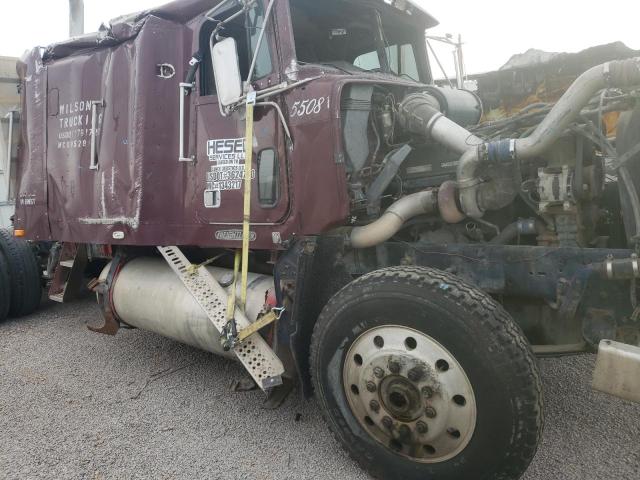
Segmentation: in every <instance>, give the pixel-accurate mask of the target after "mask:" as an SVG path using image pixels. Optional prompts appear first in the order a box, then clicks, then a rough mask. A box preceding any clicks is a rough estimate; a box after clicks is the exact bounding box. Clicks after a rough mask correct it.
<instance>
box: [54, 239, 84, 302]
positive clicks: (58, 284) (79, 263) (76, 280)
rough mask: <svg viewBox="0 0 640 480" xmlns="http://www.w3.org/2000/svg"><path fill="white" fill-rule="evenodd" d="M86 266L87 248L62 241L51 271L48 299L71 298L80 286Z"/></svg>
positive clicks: (66, 299) (65, 299)
mask: <svg viewBox="0 0 640 480" xmlns="http://www.w3.org/2000/svg"><path fill="white" fill-rule="evenodd" d="M86 268H87V248H86V246H85V245H80V244H75V243H64V244H63V245H62V248H61V251H60V259H59V260H58V265H57V266H56V269H55V271H54V273H53V279H52V282H51V287H50V288H49V299H50V300H53V301H54V302H59V303H66V302H69V301H71V300H73V299H74V298H75V297H76V296H77V295H78V292H80V290H81V288H82V282H83V279H84V271H85V269H86Z"/></svg>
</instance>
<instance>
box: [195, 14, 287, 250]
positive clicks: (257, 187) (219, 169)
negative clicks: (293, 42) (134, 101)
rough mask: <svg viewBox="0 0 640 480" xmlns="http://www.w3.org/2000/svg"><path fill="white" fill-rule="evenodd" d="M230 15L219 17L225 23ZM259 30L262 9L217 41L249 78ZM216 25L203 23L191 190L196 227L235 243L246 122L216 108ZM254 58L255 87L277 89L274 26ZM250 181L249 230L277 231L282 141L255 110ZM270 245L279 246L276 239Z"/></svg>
mask: <svg viewBox="0 0 640 480" xmlns="http://www.w3.org/2000/svg"><path fill="white" fill-rule="evenodd" d="M231 14H233V12H228V13H226V14H225V15H224V16H225V17H228V16H229V15H231ZM263 24H264V5H262V4H261V2H258V4H257V7H256V8H255V9H253V10H251V11H250V12H249V13H247V15H243V16H240V17H239V18H237V19H236V20H234V21H232V22H231V23H229V24H226V25H225V27H224V29H223V31H222V36H223V37H225V38H228V37H233V38H235V40H236V42H237V44H238V52H239V56H240V69H241V71H242V74H243V78H246V75H248V70H249V68H250V63H251V59H252V56H253V47H255V45H256V44H257V40H258V35H259V33H260V31H261V29H262V26H263ZM214 27H215V24H214V23H213V22H211V21H207V22H205V23H204V24H203V25H202V28H201V33H200V51H201V53H202V54H203V57H204V59H203V62H202V64H201V68H200V75H199V79H198V87H199V88H198V89H197V91H196V92H195V93H194V95H195V96H196V98H195V100H194V103H195V118H196V126H195V129H196V135H195V138H196V146H195V148H194V151H195V152H197V153H196V160H197V163H196V166H195V168H196V169H197V179H196V181H195V182H194V183H195V184H194V185H193V186H192V188H193V189H194V191H193V192H192V195H190V197H191V198H195V201H196V205H195V211H196V212H197V220H198V222H199V223H207V224H209V225H213V226H219V228H218V229H216V231H215V236H216V240H236V239H237V240H239V239H240V237H239V235H240V230H239V229H238V228H239V226H240V225H241V224H242V217H243V191H244V183H243V177H244V162H245V155H244V152H245V146H244V136H245V117H244V109H242V108H241V109H239V110H238V111H236V112H234V113H232V114H230V115H228V116H223V114H222V113H221V111H220V106H219V104H218V97H217V95H216V89H215V79H214V76H213V68H212V65H211V54H210V48H209V40H210V37H211V33H212V32H213V29H214ZM268 28H269V30H268V32H267V37H266V38H265V41H264V43H263V45H262V47H261V49H260V54H259V55H258V60H257V66H256V73H255V75H254V77H253V78H254V82H253V84H254V87H256V89H261V88H265V87H267V86H270V85H275V84H277V83H278V68H277V60H276V59H277V55H276V54H275V48H274V47H275V44H274V41H273V40H274V35H273V32H274V29H273V22H270V25H269V26H268ZM253 147H254V158H253V159H252V160H253V166H254V168H253V173H252V181H253V182H254V184H253V188H252V193H253V195H252V197H253V198H252V211H251V222H252V224H260V225H278V224H280V223H282V222H283V221H284V220H285V219H286V217H287V213H288V210H289V192H288V185H287V146H286V138H285V135H284V132H283V128H282V125H281V123H280V120H279V117H278V114H277V111H276V110H275V109H274V108H273V107H256V112H255V125H254V145H253ZM274 242H275V243H278V238H277V235H274Z"/></svg>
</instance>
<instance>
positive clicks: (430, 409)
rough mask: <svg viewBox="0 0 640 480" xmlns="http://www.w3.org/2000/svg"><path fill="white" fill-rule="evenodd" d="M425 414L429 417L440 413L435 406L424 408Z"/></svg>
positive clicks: (434, 416)
mask: <svg viewBox="0 0 640 480" xmlns="http://www.w3.org/2000/svg"><path fill="white" fill-rule="evenodd" d="M424 414H425V415H426V416H427V418H436V415H437V414H438V413H437V412H436V409H435V408H433V407H427V408H425V409H424Z"/></svg>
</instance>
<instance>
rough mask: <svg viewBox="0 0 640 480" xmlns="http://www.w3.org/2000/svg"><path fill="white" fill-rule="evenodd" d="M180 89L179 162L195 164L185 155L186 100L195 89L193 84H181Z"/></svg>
mask: <svg viewBox="0 0 640 480" xmlns="http://www.w3.org/2000/svg"><path fill="white" fill-rule="evenodd" d="M179 89H180V153H179V155H178V161H179V162H193V161H194V159H193V158H192V157H186V156H185V153H184V150H185V144H184V133H185V128H184V117H185V115H184V109H185V98H187V96H188V95H189V93H190V92H191V90H192V89H193V83H181V84H180V85H179Z"/></svg>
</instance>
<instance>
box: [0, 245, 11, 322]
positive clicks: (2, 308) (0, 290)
mask: <svg viewBox="0 0 640 480" xmlns="http://www.w3.org/2000/svg"><path fill="white" fill-rule="evenodd" d="M9 305H11V285H10V284H9V265H7V259H6V258H5V256H4V253H2V251H0V322H4V321H5V320H6V319H7V315H8V314H9Z"/></svg>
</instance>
